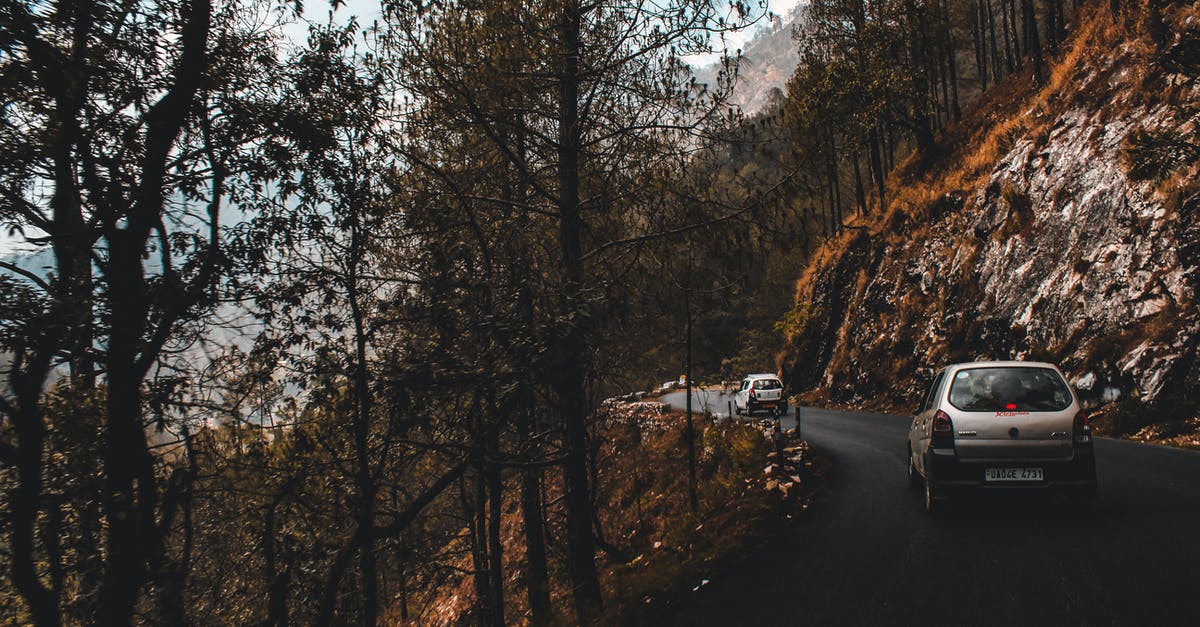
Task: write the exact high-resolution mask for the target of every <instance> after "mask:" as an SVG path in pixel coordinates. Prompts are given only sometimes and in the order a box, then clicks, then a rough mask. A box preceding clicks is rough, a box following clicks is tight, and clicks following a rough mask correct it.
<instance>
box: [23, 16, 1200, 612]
mask: <svg viewBox="0 0 1200 627" xmlns="http://www.w3.org/2000/svg"><path fill="white" fill-rule="evenodd" d="M1125 2H1131V0H1121V2H1118V0H1104V1H1101V0H1090V1H1085V2H1078V1H1076V0H812V1H811V2H809V3H807V4H806V5H805V6H802V8H801V10H800V12H799V14H800V15H801V18H800V20H799V21H798V22H797V25H796V27H795V32H794V39H795V48H796V51H797V54H799V56H800V67H799V69H798V70H797V71H796V73H795V75H794V76H793V77H792V78H791V80H790V81H789V82H788V84H787V85H786V89H785V90H781V91H779V92H777V93H775V94H774V95H773V97H772V98H771V101H770V102H769V104H768V105H767V106H766V108H764V109H763V110H762V111H756V112H741V111H739V110H737V109H736V107H733V106H731V104H730V99H731V94H732V93H733V90H735V89H737V88H738V81H737V79H738V66H739V62H740V61H741V59H740V57H739V53H738V52H737V51H728V50H725V49H724V47H723V45H722V42H723V41H724V39H725V37H726V35H728V34H731V33H734V32H738V31H741V30H743V29H747V28H752V27H753V26H754V25H756V24H758V23H759V22H761V21H763V20H766V19H767V16H768V13H769V11H770V7H768V6H767V4H766V3H765V2H754V1H743V0H736V1H732V2H725V1H719V2H712V1H710V0H666V1H658V2H651V1H644V2H643V1H635V2H609V1H607V0H549V1H528V0H446V1H433V2H428V1H421V0H382V1H381V3H380V6H379V12H378V14H377V17H374V18H371V19H370V20H367V19H365V18H362V19H351V20H347V19H345V18H343V17H338V18H335V13H334V9H337V8H339V5H340V4H341V2H339V1H338V0H334V1H333V2H331V3H330V4H329V5H328V6H326V5H323V4H322V3H315V2H310V3H308V4H309V6H307V7H304V6H302V3H300V2H289V1H286V0H148V1H146V2H130V1H127V0H100V1H83V0H55V1H50V2H33V1H29V0H2V1H0V25H2V28H0V76H2V79H0V102H2V114H0V195H2V198H3V200H2V202H0V223H2V224H3V228H4V230H5V231H6V233H7V234H8V238H9V239H10V240H11V241H12V242H15V244H14V246H17V248H14V249H13V250H16V251H18V252H14V253H11V254H7V255H6V256H4V257H3V258H0V493H2V494H3V497H2V503H3V506H2V507H0V571H2V579H0V581H3V583H2V584H0V622H5V623H11V624H36V625H61V624H71V625H74V624H106V625H124V624H134V623H138V624H142V623H149V624H261V625H286V624H290V623H299V624H317V625H328V624H370V625H375V624H379V623H391V622H398V621H408V620H412V621H416V622H420V620H421V618H420V617H421V616H424V614H422V612H423V611H425V610H423V609H422V608H421V607H419V606H420V604H421V603H423V602H432V601H429V600H430V599H437V598H438V597H437V595H436V594H435V593H434V591H436V590H437V589H438V588H439V586H445V585H448V584H447V583H446V582H447V581H449V580H451V579H454V578H456V577H457V578H463V577H465V578H468V579H469V580H470V581H471V582H472V585H471V588H470V589H471V590H472V593H473V595H474V596H473V598H472V600H471V601H470V605H471V606H472V611H471V612H469V613H468V614H467V615H465V616H462V617H459V620H461V621H462V622H472V623H478V624H505V623H509V622H515V623H524V622H528V623H530V624H535V625H544V624H552V623H553V624H557V623H568V624H575V623H580V624H583V623H596V622H604V621H606V620H611V619H612V615H611V614H605V609H604V608H605V601H606V599H605V595H604V593H603V591H602V585H601V580H602V578H603V577H604V576H605V575H604V573H603V572H601V570H600V569H598V568H597V557H596V556H597V554H598V552H602V553H605V554H608V555H610V556H617V559H619V558H620V556H622V555H624V554H625V552H623V551H622V550H621V549H622V548H623V547H621V546H619V544H620V543H621V541H622V540H621V539H620V538H612V537H606V536H605V534H604V530H603V529H602V528H601V524H600V518H599V517H598V515H597V500H596V499H597V497H596V483H597V476H598V473H603V472H604V469H603V468H601V467H598V466H599V465H598V464H597V459H596V455H597V454H596V451H597V450H598V447H599V446H600V442H599V441H598V440H599V436H598V435H597V431H596V428H597V414H596V410H597V408H598V407H599V406H600V404H601V401H602V400H603V399H605V398H607V397H610V396H613V395H617V394H624V393H627V392H631V391H635V390H645V389H647V388H648V387H650V386H652V385H656V382H659V381H663V380H673V379H675V378H676V377H677V376H678V375H679V374H680V373H681V372H688V373H689V374H690V375H691V378H692V379H694V380H707V381H719V380H723V379H733V378H737V377H740V376H741V375H742V374H744V373H745V372H748V371H765V370H770V369H771V368H773V367H774V366H775V354H776V353H777V352H778V351H779V350H780V348H781V345H782V342H783V338H784V337H785V336H786V335H787V334H788V333H789V332H790V331H791V330H793V329H794V327H796V326H797V325H802V324H803V322H804V318H805V316H806V310H805V306H804V304H803V303H796V302H794V295H793V287H792V285H793V282H794V280H795V279H796V276H797V274H798V272H799V269H800V268H802V267H803V265H804V263H805V260H806V259H807V257H808V256H809V255H810V253H811V252H812V251H813V250H814V249H815V248H816V247H817V246H818V245H819V244H820V243H821V242H822V241H824V240H825V239H826V238H827V237H829V236H831V235H834V234H837V233H839V232H842V231H843V230H844V229H846V228H854V227H853V225H852V224H849V221H850V219H851V217H852V216H854V215H856V214H857V215H863V214H869V213H872V212H881V211H882V210H884V209H885V208H886V207H887V206H888V204H889V202H890V201H891V198H890V195H889V194H890V191H891V190H890V183H889V181H891V180H893V179H892V178H891V177H894V176H895V173H896V172H898V171H910V172H912V171H920V170H921V169H922V168H924V167H926V165H927V164H928V163H929V162H930V161H931V160H932V159H934V158H935V157H936V155H937V154H938V153H939V150H940V149H941V143H942V142H944V141H947V138H948V137H952V135H953V130H954V128H955V126H954V125H955V122H956V121H958V120H959V119H960V118H961V117H962V115H963V113H962V112H963V109H964V108H966V107H968V106H971V103H972V102H975V101H976V100H977V99H979V97H980V95H981V94H984V93H986V92H988V91H989V90H993V91H994V90H998V89H1003V88H1004V85H1005V81H1006V79H1007V78H1008V77H1009V76H1011V75H1015V74H1022V75H1028V76H1031V77H1032V80H1034V81H1036V82H1041V81H1043V80H1045V76H1044V75H1045V72H1046V69H1045V68H1046V65H1047V59H1050V58H1053V57H1054V55H1056V54H1058V53H1059V49H1060V46H1062V45H1063V42H1064V41H1066V39H1067V38H1068V37H1069V36H1070V33H1071V28H1072V24H1073V23H1074V20H1076V19H1077V17H1078V16H1079V15H1081V13H1082V12H1086V11H1113V12H1114V13H1115V12H1122V11H1133V9H1131V8H1128V7H1124V6H1122V3H1125ZM1143 4H1144V5H1145V6H1144V7H1143V6H1142V5H1143ZM1171 4H1172V3H1171V2H1169V1H1168V0H1148V2H1145V3H1137V9H1138V12H1137V13H1136V15H1137V16H1138V19H1146V20H1149V22H1150V23H1151V27H1152V28H1153V25H1154V24H1157V23H1160V22H1156V21H1155V20H1156V16H1158V15H1159V14H1160V12H1161V11H1163V10H1167V9H1168V7H1169V6H1170V5H1171ZM1143 8H1144V9H1145V10H1144V11H1142V9H1143ZM343 13H344V12H343ZM343 13H338V15H339V16H340V15H342V14H343ZM314 14H319V15H325V16H327V17H325V18H322V19H313V18H312V17H311V16H312V15H314ZM1131 14H1132V13H1131ZM296 33H302V35H299V36H298V35H297V34H296ZM723 50H725V54H724V56H723V58H722V60H721V61H720V62H719V63H720V66H719V68H720V69H719V71H718V72H717V74H716V76H717V79H716V80H715V81H714V82H712V83H700V82H698V81H696V79H695V78H694V73H693V68H691V66H689V65H688V63H687V62H686V60H685V57H687V56H688V55H694V54H698V53H707V52H713V51H717V52H722V51H723ZM1151 140H1154V141H1151ZM1189 146H1190V148H1188V147H1189ZM1189 149H1190V150H1194V149H1195V146H1194V145H1193V144H1190V143H1188V142H1187V141H1183V140H1178V141H1176V139H1174V138H1163V137H1155V138H1147V142H1146V145H1145V147H1144V150H1143V152H1142V154H1143V155H1144V157H1145V162H1146V164H1147V166H1146V167H1147V168H1150V169H1153V168H1154V167H1158V166H1156V165H1155V164H1159V165H1161V164H1162V163H1165V161H1168V160H1170V159H1176V160H1178V159H1180V158H1181V157H1180V155H1181V154H1183V155H1184V156H1183V157H1182V158H1186V155H1187V154H1194V153H1186V151H1187V150H1189ZM1164 167H1165V166H1164ZM692 489H693V490H694V486H693V487H692ZM509 504H512V505H513V507H509V506H508V505H509ZM505 521H509V522H511V521H519V527H520V529H521V533H520V541H519V544H520V547H519V550H520V554H521V556H522V558H521V559H522V560H523V563H524V564H525V568H524V570H523V574H522V576H521V578H520V582H519V583H520V585H519V588H520V590H519V593H517V592H515V591H514V588H513V584H512V582H511V581H510V577H509V576H508V575H509V574H508V573H506V572H505V565H506V563H507V562H506V561H505V560H506V558H505V556H504V551H505V550H506V548H511V547H510V545H509V544H506V543H505V542H504V541H502V538H501V530H502V523H505ZM614 544H616V545H618V546H613V545H614ZM624 548H628V547H624ZM518 595H519V597H520V600H515V599H514V597H516V596H518ZM518 607H520V608H521V609H519V610H518V609H515V608H518Z"/></svg>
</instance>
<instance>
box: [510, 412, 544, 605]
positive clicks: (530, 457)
mask: <svg viewBox="0 0 1200 627" xmlns="http://www.w3.org/2000/svg"><path fill="white" fill-rule="evenodd" d="M531 400H532V399H531ZM532 422H533V407H532V403H531V404H530V406H528V407H524V408H521V409H520V410H519V413H518V415H517V438H518V439H519V440H520V442H521V445H522V446H523V447H524V449H525V455H524V456H523V457H524V461H525V467H524V468H522V469H521V518H522V519H523V521H524V523H525V567H526V576H525V588H526V591H527V592H528V594H529V611H530V620H529V622H530V624H531V625H534V626H535V627H543V626H545V625H549V624H550V620H551V606H550V574H549V573H550V570H549V567H548V566H547V563H546V536H545V533H544V527H543V516H542V513H543V509H542V508H543V505H542V490H541V477H540V475H541V470H539V468H538V466H537V465H536V462H537V461H538V460H539V458H540V455H537V454H536V451H537V447H536V446H535V444H534V442H532V440H531V433H532V431H533V425H532Z"/></svg>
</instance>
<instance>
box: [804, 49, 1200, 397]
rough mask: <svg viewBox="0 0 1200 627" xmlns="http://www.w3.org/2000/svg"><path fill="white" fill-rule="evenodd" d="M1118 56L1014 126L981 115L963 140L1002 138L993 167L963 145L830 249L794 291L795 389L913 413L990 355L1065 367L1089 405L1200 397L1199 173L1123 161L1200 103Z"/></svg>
mask: <svg viewBox="0 0 1200 627" xmlns="http://www.w3.org/2000/svg"><path fill="white" fill-rule="evenodd" d="M1077 45H1091V46H1092V47H1093V48H1096V47H1097V44H1096V42H1091V43H1090V44H1089V43H1088V42H1081V43H1079V44H1077ZM1109 50H1110V52H1108V53H1105V54H1103V55H1100V58H1099V61H1100V62H1099V63H1097V62H1096V61H1097V58H1096V57H1095V56H1093V57H1092V58H1090V59H1086V60H1080V59H1076V60H1075V65H1074V66H1068V67H1059V68H1057V77H1058V82H1057V85H1056V84H1055V83H1054V82H1053V81H1054V80H1055V79H1051V80H1052V83H1051V85H1050V86H1049V87H1047V88H1046V89H1044V90H1041V91H1039V92H1033V91H1031V92H1030V93H1029V97H1028V98H1027V99H1024V101H1023V102H1019V103H1014V104H1013V106H1011V107H1010V111H1009V112H1008V113H1007V114H1004V115H1007V116H1008V117H1007V118H1005V117H1004V115H1001V116H999V118H1000V119H997V116H994V115H989V116H986V117H984V116H977V119H979V120H985V121H984V122H980V123H979V124H980V126H981V128H980V129H979V130H978V131H977V132H975V133H974V135H971V134H969V133H968V134H965V135H970V136H972V137H975V138H991V139H993V140H998V141H999V142H1000V146H999V147H997V148H995V150H994V152H993V153H991V154H990V155H989V154H988V153H986V148H980V149H979V151H981V152H984V155H985V157H986V158H984V159H982V160H981V159H980V157H979V156H978V154H976V153H972V152H971V150H972V149H963V148H959V149H958V152H957V153H956V154H955V156H953V157H951V158H949V159H944V160H943V162H942V163H938V164H935V165H934V167H933V170H932V172H931V173H930V174H929V175H927V176H926V177H924V178H923V179H922V180H920V181H914V182H911V183H909V186H910V188H911V189H907V190H901V191H899V192H898V193H897V195H896V199H895V200H893V201H892V204H893V207H892V208H891V212H890V213H888V214H885V215H884V216H881V217H879V218H877V219H876V220H875V221H873V222H872V223H868V224H866V225H865V226H864V227H859V228H857V229H854V230H848V231H847V232H846V233H844V234H843V235H842V236H841V237H840V238H835V239H834V240H832V241H831V242H829V243H828V244H827V245H826V250H824V251H822V254H820V255H818V256H817V257H816V259H815V261H814V263H813V265H812V267H810V268H809V269H808V270H807V272H806V273H805V276H804V278H802V279H801V281H800V283H799V286H798V294H797V299H798V305H797V306H798V307H800V308H802V309H803V308H807V310H808V313H809V318H808V322H807V324H806V326H805V327H804V328H803V330H802V331H801V332H800V333H799V334H798V335H796V336H795V337H792V338H789V346H788V349H787V351H786V352H785V353H784V356H783V364H782V365H783V369H784V371H785V373H786V375H787V377H788V382H789V384H790V386H791V389H792V390H793V391H805V390H819V391H822V392H824V393H827V394H828V395H829V396H830V397H831V399H832V400H835V401H842V402H855V401H874V402H876V403H877V404H879V405H889V406H892V407H909V406H916V405H917V404H918V403H919V396H920V394H921V393H923V391H924V385H926V384H927V382H928V381H929V380H930V376H931V374H932V372H933V371H934V370H936V369H937V368H940V367H941V366H944V365H946V364H948V363H953V362H958V361H974V360H977V359H986V358H992V359H1038V360H1046V361H1052V362H1056V363H1058V364H1060V365H1061V367H1062V368H1063V369H1064V371H1065V372H1067V373H1068V376H1069V377H1070V378H1071V379H1072V382H1073V383H1075V385H1076V387H1077V388H1078V389H1079V390H1080V391H1081V395H1082V396H1083V397H1084V398H1085V400H1087V401H1088V402H1090V403H1099V402H1103V401H1111V400H1115V399H1116V398H1118V397H1119V396H1121V395H1129V394H1133V395H1137V396H1139V397H1140V398H1141V399H1142V400H1143V401H1146V402H1154V401H1157V400H1161V399H1164V398H1167V397H1172V396H1174V397H1194V396H1195V392H1197V391H1198V387H1200V367H1198V364H1197V360H1196V353H1197V347H1198V344H1200V315H1198V314H1197V307H1196V297H1197V290H1198V288H1200V269H1198V268H1200V192H1198V190H1197V185H1196V181H1195V178H1196V168H1195V167H1194V166H1193V167H1191V168H1189V169H1187V170H1186V171H1185V172H1183V173H1181V174H1179V175H1177V176H1175V177H1174V178H1172V179H1168V180H1167V181H1165V182H1163V183H1160V184H1158V185H1157V186H1156V185H1154V184H1152V183H1147V182H1141V181H1134V180H1131V179H1130V178H1129V176H1128V175H1127V171H1128V165H1127V163H1126V161H1127V160H1126V157H1125V148H1126V146H1127V139H1128V137H1129V135H1130V133H1131V132H1133V131H1135V130H1138V129H1149V130H1155V129H1159V128H1165V127H1177V126H1178V125H1180V124H1181V123H1183V120H1181V119H1180V117H1179V115H1178V114H1177V111H1178V107H1177V106H1176V105H1179V104H1191V105H1195V104H1196V103H1197V102H1198V101H1200V98H1198V97H1197V96H1198V93H1197V92H1198V89H1197V87H1196V86H1195V85H1194V83H1195V81H1192V84H1189V83H1188V82H1187V81H1185V80H1183V79H1182V78H1181V77H1178V76H1175V75H1171V74H1170V73H1168V72H1166V71H1165V70H1157V69H1155V68H1153V67H1152V66H1153V64H1152V62H1151V61H1150V60H1149V58H1148V56H1146V55H1148V53H1146V52H1143V51H1141V49H1140V48H1139V47H1138V46H1136V45H1134V43H1132V42H1130V41H1126V42H1125V43H1124V45H1123V46H1118V47H1117V48H1116V49H1109ZM1064 56H1070V55H1064ZM1155 89H1161V90H1164V91H1163V93H1164V94H1165V95H1164V96H1163V97H1161V98H1157V97H1154V96H1148V95H1147V94H1153V93H1154V92H1153V90H1155ZM980 143H981V144H982V143H984V142H982V141H981V142H980ZM972 160H974V162H975V165H971V162H972ZM980 161H982V163H979V162H980ZM972 168H974V169H972ZM947 181H951V182H949V183H948V182H947Z"/></svg>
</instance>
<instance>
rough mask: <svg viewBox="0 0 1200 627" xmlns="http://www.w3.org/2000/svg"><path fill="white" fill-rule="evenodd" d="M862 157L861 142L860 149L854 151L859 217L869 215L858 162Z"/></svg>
mask: <svg viewBox="0 0 1200 627" xmlns="http://www.w3.org/2000/svg"><path fill="white" fill-rule="evenodd" d="M861 157H862V142H859V148H858V149H857V150H855V151H854V202H855V203H856V204H857V205H858V215H860V216H861V215H865V214H866V213H867V195H866V192H865V191H864V190H863V180H862V168H861V167H859V165H858V160H859V159H860V158H861Z"/></svg>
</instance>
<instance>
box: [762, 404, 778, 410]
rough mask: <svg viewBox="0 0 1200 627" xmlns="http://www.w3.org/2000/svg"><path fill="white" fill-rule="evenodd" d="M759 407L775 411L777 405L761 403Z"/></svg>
mask: <svg viewBox="0 0 1200 627" xmlns="http://www.w3.org/2000/svg"><path fill="white" fill-rule="evenodd" d="M759 406H760V407H765V408H767V409H775V403H759Z"/></svg>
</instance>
